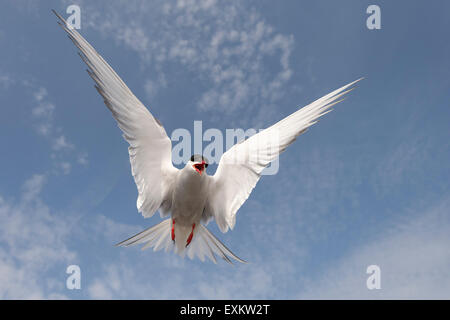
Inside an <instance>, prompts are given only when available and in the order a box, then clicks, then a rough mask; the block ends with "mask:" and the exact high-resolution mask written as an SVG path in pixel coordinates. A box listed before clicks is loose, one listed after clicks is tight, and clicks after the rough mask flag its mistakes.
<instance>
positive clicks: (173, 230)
mask: <svg viewBox="0 0 450 320" xmlns="http://www.w3.org/2000/svg"><path fill="white" fill-rule="evenodd" d="M172 241H175V219H172Z"/></svg>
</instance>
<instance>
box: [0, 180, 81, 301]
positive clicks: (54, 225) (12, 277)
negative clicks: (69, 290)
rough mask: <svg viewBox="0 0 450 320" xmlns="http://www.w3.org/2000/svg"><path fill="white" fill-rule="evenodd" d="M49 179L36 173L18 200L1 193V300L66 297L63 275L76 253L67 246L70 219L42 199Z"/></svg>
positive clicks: (26, 183)
mask: <svg viewBox="0 0 450 320" xmlns="http://www.w3.org/2000/svg"><path fill="white" fill-rule="evenodd" d="M45 181H46V177H45V176H44V175H38V174H36V175H33V176H32V177H31V178H30V179H28V180H27V181H25V183H24V184H23V189H22V192H21V196H20V198H18V199H16V200H13V199H11V200H8V199H4V198H3V197H2V196H1V195H0V244H1V245H0V298H1V299H42V298H54V299H60V298H65V297H66V296H65V295H64V294H63V293H61V292H64V285H65V283H64V282H63V281H61V279H60V276H59V275H60V274H61V272H64V271H65V267H66V266H67V265H68V263H70V262H71V261H73V260H74V259H76V253H75V252H73V251H72V250H70V249H69V248H68V246H67V245H66V239H67V237H68V230H67V224H66V221H65V220H63V219H61V218H60V217H59V216H57V215H56V214H54V213H53V212H52V210H51V209H50V208H49V207H48V206H47V205H46V204H45V203H44V202H43V201H42V200H41V198H40V193H41V191H42V188H43V186H44V183H45Z"/></svg>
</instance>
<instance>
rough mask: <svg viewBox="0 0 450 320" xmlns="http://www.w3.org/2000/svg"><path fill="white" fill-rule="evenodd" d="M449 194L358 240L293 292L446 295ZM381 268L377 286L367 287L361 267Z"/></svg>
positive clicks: (369, 296) (341, 296) (334, 296)
mask: <svg viewBox="0 0 450 320" xmlns="http://www.w3.org/2000/svg"><path fill="white" fill-rule="evenodd" d="M449 206H450V197H449V196H447V197H444V198H443V200H442V201H441V202H440V203H438V204H437V205H436V206H435V207H431V208H428V209H425V210H424V211H423V212H421V213H416V214H415V215H413V216H412V217H411V215H409V214H408V215H406V216H407V217H408V218H404V219H402V220H401V221H398V223H397V224H395V225H393V226H392V227H391V228H389V229H388V230H386V231H384V232H383V233H381V234H380V235H379V237H378V238H377V239H375V240H374V241H373V242H372V243H368V244H365V245H362V246H361V247H359V248H357V249H356V250H354V252H353V253H352V254H350V255H348V256H346V257H344V258H343V259H342V260H341V261H340V262H338V263H336V264H335V265H333V266H330V268H329V270H328V271H326V272H324V273H323V274H322V275H321V276H320V279H318V280H317V281H314V282H313V281H310V282H309V283H308V284H307V287H306V290H305V292H302V293H299V295H298V298H313V299H317V298H319V299H449V298H450V277H449V276H448V275H449V272H448V270H450V250H449V245H448V244H449V243H450V216H449V214H448V208H449ZM372 264H375V265H378V266H380V268H381V289H380V290H368V289H367V287H366V279H367V278H368V277H369V275H368V274H366V268H367V267H368V266H369V265H372Z"/></svg>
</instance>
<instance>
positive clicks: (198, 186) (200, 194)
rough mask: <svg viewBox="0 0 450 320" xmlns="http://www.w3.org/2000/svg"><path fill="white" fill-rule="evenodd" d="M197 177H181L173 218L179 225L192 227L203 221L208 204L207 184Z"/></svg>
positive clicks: (175, 194)
mask: <svg viewBox="0 0 450 320" xmlns="http://www.w3.org/2000/svg"><path fill="white" fill-rule="evenodd" d="M194 174H195V175H196V174H197V173H194ZM195 175H186V176H181V177H180V181H179V183H177V187H175V190H174V193H173V200H172V218H174V219H176V221H177V224H181V225H186V226H191V225H192V224H193V223H198V222H199V221H200V219H201V216H202V213H203V209H204V207H205V203H206V196H207V183H206V181H205V180H206V179H202V178H200V177H197V176H195ZM205 178H206V177H205Z"/></svg>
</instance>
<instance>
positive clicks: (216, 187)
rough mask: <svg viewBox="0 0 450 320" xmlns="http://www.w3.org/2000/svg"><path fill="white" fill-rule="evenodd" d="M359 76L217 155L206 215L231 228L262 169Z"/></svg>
mask: <svg viewBox="0 0 450 320" xmlns="http://www.w3.org/2000/svg"><path fill="white" fill-rule="evenodd" d="M360 80H361V79H358V80H356V81H353V82H351V83H349V84H347V85H345V86H343V87H341V88H339V89H337V90H335V91H333V92H331V93H329V94H327V95H325V96H324V97H322V98H320V99H318V100H316V101H314V102H312V103H311V104H309V105H307V106H305V107H303V108H301V109H299V110H298V111H296V112H294V113H292V114H291V115H289V116H287V117H286V118H284V119H282V120H280V121H279V122H277V123H276V124H274V125H272V126H271V127H269V128H267V129H265V130H263V131H261V132H259V133H258V134H255V135H253V136H251V137H250V138H248V139H247V140H245V141H243V142H241V143H238V144H235V145H234V146H233V147H231V148H230V149H229V150H228V151H227V152H225V153H224V154H223V156H222V158H221V159H220V162H219V166H218V168H217V171H216V173H215V175H214V176H212V177H211V183H210V186H211V187H210V190H209V194H208V200H207V205H206V208H205V215H204V216H205V217H206V218H208V217H214V218H215V220H216V223H217V225H218V226H219V228H220V229H221V231H222V232H227V230H228V228H231V229H233V227H234V225H235V222H236V212H237V211H238V209H239V208H240V207H241V206H242V204H243V203H244V202H245V201H246V200H247V198H248V197H249V195H250V193H251V192H252V190H253V188H254V187H255V185H256V183H257V182H258V180H259V178H260V177H261V172H262V171H263V169H264V168H266V167H267V166H268V165H269V164H270V163H271V162H272V161H273V160H275V159H276V158H277V157H278V155H279V154H280V153H281V152H283V151H284V150H285V149H286V148H287V147H288V146H289V145H290V144H291V143H293V142H294V141H295V140H296V138H297V137H298V136H299V135H301V134H302V133H304V132H305V131H306V130H307V129H308V128H309V127H310V126H312V125H313V124H315V123H317V121H318V119H319V118H320V117H322V116H323V115H325V114H327V113H328V112H330V111H331V109H330V108H331V107H332V106H334V105H335V104H336V103H339V102H340V101H342V100H343V99H341V98H342V97H343V96H344V95H345V94H346V93H348V92H349V91H351V90H352V89H348V88H349V87H351V86H352V85H354V84H355V83H356V82H358V81H360Z"/></svg>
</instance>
